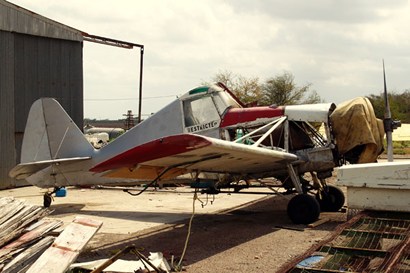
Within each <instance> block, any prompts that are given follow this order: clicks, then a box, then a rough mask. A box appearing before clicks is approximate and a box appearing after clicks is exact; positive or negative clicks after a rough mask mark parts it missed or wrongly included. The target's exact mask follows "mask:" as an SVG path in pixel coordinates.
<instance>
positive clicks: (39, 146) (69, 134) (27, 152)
mask: <svg viewBox="0 0 410 273" xmlns="http://www.w3.org/2000/svg"><path fill="white" fill-rule="evenodd" d="M93 149H94V148H93V147H92V146H91V144H90V143H88V141H87V140H86V138H85V137H84V135H83V133H82V132H81V131H80V129H79V128H78V127H77V125H76V124H75V123H74V121H73V120H72V119H71V118H70V117H69V116H68V114H67V113H66V112H65V111H64V109H63V108H62V107H61V105H60V104H59V103H58V102H57V101H56V100H55V99H51V98H42V99H39V100H37V101H35V102H34V103H33V105H32V106H31V109H30V112H29V116H28V119H27V124H26V129H25V131H24V138H23V145H22V152H21V163H30V162H37V161H45V160H55V159H63V158H72V157H85V156H90V155H91V154H92V151H93Z"/></svg>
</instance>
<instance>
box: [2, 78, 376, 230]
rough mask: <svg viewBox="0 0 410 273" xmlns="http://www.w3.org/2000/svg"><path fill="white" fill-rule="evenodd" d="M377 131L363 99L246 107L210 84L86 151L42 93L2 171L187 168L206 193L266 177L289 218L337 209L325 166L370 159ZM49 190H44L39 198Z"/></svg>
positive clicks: (52, 177)
mask: <svg viewBox="0 0 410 273" xmlns="http://www.w3.org/2000/svg"><path fill="white" fill-rule="evenodd" d="M319 125H321V126H322V128H324V136H323V135H322V134H320V133H319V131H318V129H317V128H318V126H319ZM383 135H384V132H383V124H382V123H381V121H378V120H377V119H376V118H375V116H374V111H373V108H372V106H371V104H370V102H369V101H368V100H367V99H365V98H358V99H355V100H352V101H349V102H347V103H344V104H342V105H339V106H338V107H336V105H334V104H332V103H322V104H311V105H290V106H274V105H273V106H260V107H245V106H244V105H243V104H242V103H241V102H240V101H239V100H238V99H237V98H236V97H235V96H234V95H233V94H232V92H230V91H229V90H228V88H226V87H225V86H224V85H223V84H221V83H218V84H216V85H211V86H205V87H198V88H195V89H193V90H190V91H189V92H187V93H186V94H185V95H183V96H181V97H179V98H177V99H176V100H175V101H174V102H172V103H170V104H169V105H168V106H166V107H164V108H163V109H162V110H160V111H159V112H157V113H156V114H154V115H152V116H150V117H149V118H148V119H146V120H145V121H143V122H142V123H140V124H138V125H137V126H135V127H134V128H132V129H131V130H129V131H127V132H126V133H124V134H123V135H121V136H120V137H118V138H117V139H116V140H114V141H112V142H110V143H109V144H108V145H106V146H104V147H102V148H101V149H95V148H94V147H93V146H91V144H90V143H89V142H87V140H86V138H85V137H84V135H83V133H82V132H81V130H80V129H79V128H78V127H77V126H76V125H75V123H74V122H73V121H72V120H71V118H70V117H69V116H68V115H67V113H66V112H65V111H64V109H63V108H62V107H61V105H60V104H59V103H58V102H57V101H56V100H54V99H51V98H42V99H39V100H37V101H35V102H34V104H33V105H32V107H31V109H30V112H29V116H28V120H27V124H26V129H25V134H24V139H23V144H22V153H21V163H20V164H18V165H17V166H16V167H14V168H13V169H12V170H11V171H10V176H11V177H14V178H16V179H26V180H27V181H28V182H29V183H30V184H32V185H35V186H37V187H41V188H53V189H54V191H53V192H55V191H56V190H57V189H59V188H60V187H63V186H76V185H103V184H115V183H116V182H118V181H119V179H131V180H134V181H137V182H138V181H140V182H141V181H144V183H146V181H147V180H150V181H152V182H153V183H163V181H169V180H170V179H174V178H177V177H181V176H183V175H184V176H187V175H188V174H190V175H191V176H190V177H192V182H193V183H192V184H193V185H199V186H198V187H204V185H206V186H205V187H207V188H208V189H209V192H213V193H215V192H218V191H219V190H220V189H222V188H225V187H234V188H235V189H236V190H237V191H239V189H240V187H241V186H240V184H239V183H238V181H251V180H259V181H262V180H261V179H262V178H270V177H274V178H275V179H276V180H277V181H278V182H279V183H280V184H279V185H280V186H282V187H284V188H285V189H286V192H287V193H292V194H295V196H294V197H292V199H291V200H290V201H289V204H288V208H287V212H288V215H289V217H290V219H291V220H292V221H293V222H295V223H310V222H313V221H315V220H316V219H317V218H318V216H319V214H320V211H338V210H339V209H340V208H341V207H342V206H343V204H344V200H345V198H344V195H343V193H342V191H341V190H340V189H339V188H337V187H335V186H333V185H329V184H327V183H326V178H329V177H331V176H332V171H333V169H334V168H335V167H337V166H340V165H342V164H344V163H346V162H349V163H365V162H374V161H376V159H377V155H378V154H379V153H380V152H381V151H382V149H383V145H382V139H383ZM305 174H307V175H305ZM188 176H189V175H188ZM307 177H309V179H308V178H307ZM141 183H142V182H141ZM53 192H49V193H47V194H46V195H45V198H44V200H45V206H49V205H50V203H51V197H50V194H51V193H53Z"/></svg>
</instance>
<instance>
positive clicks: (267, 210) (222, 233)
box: [79, 196, 346, 273]
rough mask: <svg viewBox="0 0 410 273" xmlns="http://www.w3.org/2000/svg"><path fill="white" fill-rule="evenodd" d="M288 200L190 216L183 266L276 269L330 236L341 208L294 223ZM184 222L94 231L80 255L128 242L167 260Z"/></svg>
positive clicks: (178, 249) (180, 244) (179, 242)
mask: <svg viewBox="0 0 410 273" xmlns="http://www.w3.org/2000/svg"><path fill="white" fill-rule="evenodd" d="M287 202H288V200H287V199H286V198H285V197H283V196H269V197H266V198H263V199H262V200H260V201H256V202H251V203H250V204H247V205H245V206H241V207H238V208H235V209H232V210H229V211H224V212H220V213H217V214H211V215H198V216H195V217H194V220H193V224H192V228H191V233H190V240H189V244H188V248H187V251H186V254H185V257H184V262H183V265H184V270H185V271H186V272H196V273H202V272H203V273H205V272H278V270H279V268H280V267H281V266H283V265H284V264H286V263H288V262H290V261H292V260H293V259H294V258H295V257H297V256H299V255H301V254H303V253H304V252H305V251H307V250H308V249H309V248H310V247H312V246H313V245H315V244H317V243H319V242H320V241H321V240H323V239H324V238H326V237H327V236H329V235H330V234H331V232H332V231H333V230H334V229H335V227H336V226H337V225H338V224H340V222H341V221H344V220H345V217H346V216H345V214H343V213H328V214H326V215H324V214H322V215H321V217H327V218H330V221H329V222H327V223H325V224H322V225H319V226H317V227H315V228H307V226H305V225H294V224H292V223H291V222H290V220H289V219H288V217H287V215H286V206H287ZM197 205H199V204H197ZM187 224H188V220H185V221H180V222H177V223H174V224H166V225H161V226H159V227H155V228H151V229H146V230H143V231H140V232H137V233H132V234H118V235H115V234H114V235H113V234H109V235H108V234H97V237H95V238H94V240H93V242H92V243H91V244H89V246H88V248H89V249H88V251H86V252H85V253H83V254H82V255H81V256H80V257H79V261H89V260H94V259H101V258H107V257H109V256H112V255H113V253H115V252H116V251H118V250H120V249H123V248H125V247H126V246H129V245H131V244H134V245H136V246H137V247H138V248H139V249H141V250H142V253H144V254H145V255H147V256H148V255H149V252H156V251H160V252H162V253H163V254H164V256H165V257H166V258H167V260H168V261H170V260H171V256H172V255H174V257H180V256H181V253H182V251H183V248H184V243H185V238H186V235H187V230H188V225H187ZM124 258H126V259H132V258H134V257H132V256H125V257H124ZM178 259H179V258H178Z"/></svg>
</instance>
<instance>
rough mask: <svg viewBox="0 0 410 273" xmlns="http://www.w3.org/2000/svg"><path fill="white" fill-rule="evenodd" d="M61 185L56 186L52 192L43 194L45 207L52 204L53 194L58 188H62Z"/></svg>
mask: <svg viewBox="0 0 410 273" xmlns="http://www.w3.org/2000/svg"><path fill="white" fill-rule="evenodd" d="M60 189H61V187H55V188H54V190H53V191H51V192H46V193H45V194H44V196H43V206H44V207H45V208H49V207H50V205H51V202H52V201H53V194H54V193H56V192H57V191H58V190H60Z"/></svg>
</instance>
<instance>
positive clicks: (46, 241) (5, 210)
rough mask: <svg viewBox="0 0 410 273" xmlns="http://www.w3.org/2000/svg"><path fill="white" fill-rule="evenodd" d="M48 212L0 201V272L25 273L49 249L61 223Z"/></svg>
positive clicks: (41, 208)
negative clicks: (52, 233) (55, 231)
mask: <svg viewBox="0 0 410 273" xmlns="http://www.w3.org/2000/svg"><path fill="white" fill-rule="evenodd" d="M49 214H50V210H48V209H46V208H43V207H40V206H35V205H30V204H28V203H26V202H25V201H21V200H18V199H14V198H12V197H4V198H0V272H25V271H26V270H27V269H28V268H29V267H30V266H31V264H32V263H34V262H35V261H36V260H37V258H38V257H39V256H40V255H41V254H42V253H43V252H44V251H45V250H46V249H47V247H49V246H50V245H51V244H52V243H53V241H54V239H55V237H54V236H51V235H50V233H51V232H52V231H53V230H55V229H56V228H58V227H60V226H61V225H62V221H60V220H53V219H43V218H44V217H45V216H47V215H49Z"/></svg>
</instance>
